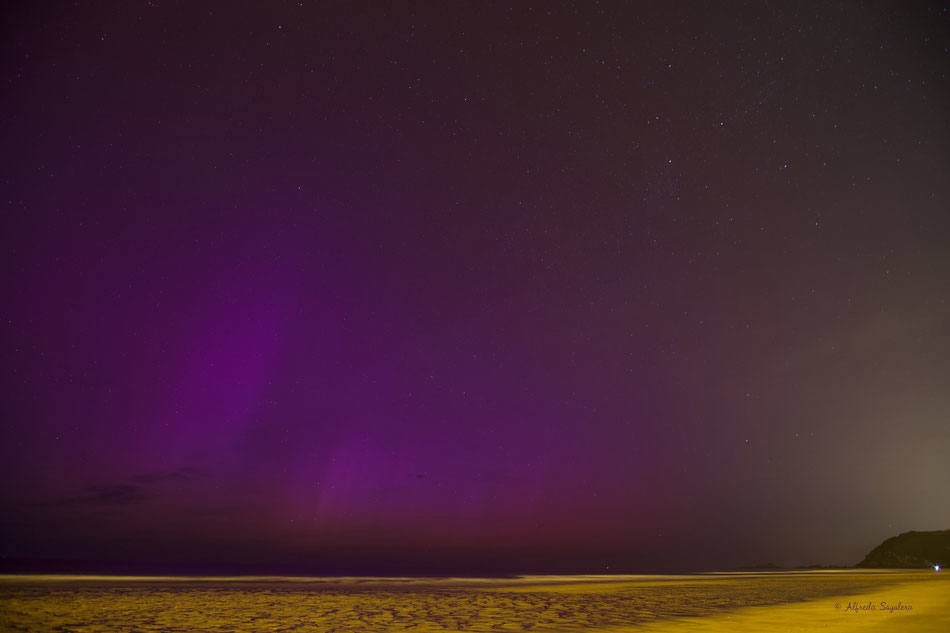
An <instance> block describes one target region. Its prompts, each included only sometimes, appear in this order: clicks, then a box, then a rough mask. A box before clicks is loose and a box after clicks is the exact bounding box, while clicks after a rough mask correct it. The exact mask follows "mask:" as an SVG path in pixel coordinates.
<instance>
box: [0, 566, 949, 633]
mask: <svg viewBox="0 0 950 633" xmlns="http://www.w3.org/2000/svg"><path fill="white" fill-rule="evenodd" d="M881 603H886V604H887V605H891V607H896V606H897V605H898V604H900V605H902V608H900V609H898V610H891V611H889V610H886V609H884V608H882V606H881ZM836 605H837V608H836ZM865 605H870V607H873V608H862V609H851V608H849V606H862V607H863V606H865ZM907 607H910V608H909V609H908V608H907ZM0 629H2V630H3V631H61V632H64V633H70V632H76V633H78V632H88V633H106V632H111V631H139V632H142V633H146V632H153V631H155V632H157V631H162V632H169V633H172V632H179V631H180V632H185V631H188V632H191V631H212V632H217V631H220V632H225V631H228V632H241V631H247V632H255V633H256V632H267V631H285V632H291V631H292V632H298V631H299V632H305V631H306V632H317V631H320V632H330V631H335V632H337V633H344V632H350V631H417V632H428V631H610V632H611V633H622V632H624V631H652V632H662V631H683V632H687V631H708V632H713V631H763V630H776V631H859V630H860V631H884V630H898V631H904V630H908V631H927V632H935V631H950V574H946V573H942V572H941V573H940V574H936V573H934V572H894V571H883V570H882V571H875V570H869V571H851V570H848V571H809V572H764V573H725V574H691V575H669V576H661V575H651V576H523V577H519V578H515V579H459V578H445V579H408V578H402V579H400V578H248V577H241V578H179V577H164V578H160V577H91V576H86V577H79V576H0Z"/></svg>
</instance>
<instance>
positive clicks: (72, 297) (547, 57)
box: [0, 0, 950, 574]
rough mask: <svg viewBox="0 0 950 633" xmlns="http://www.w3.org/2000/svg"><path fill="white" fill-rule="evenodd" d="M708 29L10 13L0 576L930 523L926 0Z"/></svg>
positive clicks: (483, 14)
mask: <svg viewBox="0 0 950 633" xmlns="http://www.w3.org/2000/svg"><path fill="white" fill-rule="evenodd" d="M708 4H709V3H705V2H701V3H675V2H651V3H629V4H626V5H620V4H618V5H610V4H607V3H597V2H578V3H565V4H557V5H556V6H550V7H545V6H544V5H541V6H539V5H526V4H520V3H515V4H509V3H487V2H486V3H483V2H474V3H470V4H455V3H417V4H416V3H395V4H384V3H370V4H366V5H363V4H356V3H336V2H329V3H316V2H313V3H312V2H286V3H278V2H268V3H230V2H223V3H201V2H166V1H161V0H156V1H152V2H112V3H110V2H69V3H66V2H61V3H34V2H29V3H27V2H24V3H20V4H19V5H17V6H13V7H10V6H7V7H5V8H4V10H3V11H4V15H3V16H2V33H0V80H2V83H0V85H2V99H0V135H2V136H0V138H2V139H3V142H2V152H0V160H2V168H0V193H2V197H0V204H2V208H3V214H2V235H0V244H2V250H0V262H2V263H0V275H2V277H0V338H2V346H3V354H2V361H0V390H2V410H0V418H2V419H0V482H2V484H0V564H3V565H6V566H7V567H10V566H11V565H14V563H15V562H16V561H24V560H25V561H44V560H45V561H80V562H81V564H86V565H88V566H90V568H117V567H116V566H122V565H125V566H126V567H128V568H135V569H141V570H143V571H149V570H154V569H169V570H186V571H187V570H198V571H217V570H233V569H238V570H244V569H246V570H261V571H275V572H284V571H286V572H295V573H459V574H465V573H502V572H518V571H595V572H601V571H604V570H608V571H629V570H663V569H670V570H673V569H710V568H734V567H737V566H742V565H748V564H753V563H757V562H763V561H774V562H777V563H780V564H790V565H795V564H809V563H829V564H830V563H839V564H840V563H844V564H853V563H855V562H857V561H858V560H860V559H861V557H862V556H863V555H864V554H865V553H866V552H867V551H868V550H869V549H870V548H871V547H873V546H874V545H876V544H877V543H878V542H880V541H881V540H883V539H884V538H886V537H889V536H892V535H895V534H898V533H900V532H903V531H906V530H912V529H916V530H926V529H945V528H947V527H950V485H948V484H950V84H948V78H947V72H948V66H950V10H948V3H946V2H896V1H895V2H890V3H878V2H857V1H855V2H827V1H821V2H814V3H798V2H791V3H774V4H773V3H766V2H748V3H739V2H735V3H723V5H728V7H725V6H718V7H717V6H707V5H708ZM236 5H240V6H236ZM82 561H84V562H82ZM110 565H112V566H113V567H109V566H110ZM97 566H98V567H97Z"/></svg>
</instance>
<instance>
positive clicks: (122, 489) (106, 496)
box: [32, 467, 208, 508]
mask: <svg viewBox="0 0 950 633" xmlns="http://www.w3.org/2000/svg"><path fill="white" fill-rule="evenodd" d="M207 476H208V473H207V472H206V471H204V470H202V469H199V468H193V467H183V468H178V469H175V470H163V471H155V472H149V473H140V474H138V475H133V476H132V477H129V478H128V479H127V480H124V481H120V482H117V483H111V484H96V485H93V486H86V487H85V488H80V489H79V490H76V491H75V492H73V493H72V494H69V495H67V496H65V497H61V498H59V499H57V500H54V501H49V502H42V503H37V504H32V505H34V506H38V507H56V508H63V507H80V506H86V507H96V506H131V505H138V504H141V503H145V502H147V501H149V500H150V499H152V498H153V497H155V496H157V495H158V492H159V491H158V489H159V488H160V487H162V486H163V485H165V484H170V483H174V484H186V483H191V482H194V481H198V480H201V479H204V478H206V477H207Z"/></svg>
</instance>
